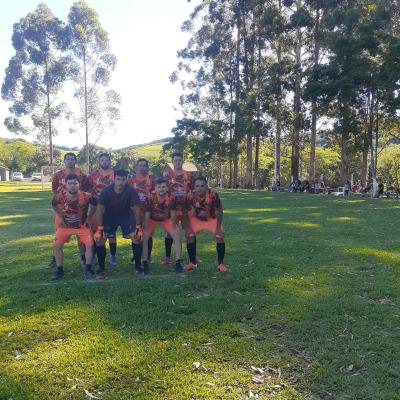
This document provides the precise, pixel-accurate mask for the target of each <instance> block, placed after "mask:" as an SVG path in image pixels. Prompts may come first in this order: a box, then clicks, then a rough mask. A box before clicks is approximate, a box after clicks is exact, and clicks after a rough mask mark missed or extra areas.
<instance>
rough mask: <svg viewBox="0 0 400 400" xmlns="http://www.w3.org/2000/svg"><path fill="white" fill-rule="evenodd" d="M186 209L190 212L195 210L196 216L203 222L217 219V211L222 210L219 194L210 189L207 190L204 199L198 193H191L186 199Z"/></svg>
mask: <svg viewBox="0 0 400 400" xmlns="http://www.w3.org/2000/svg"><path fill="white" fill-rule="evenodd" d="M186 207H187V209H188V210H191V209H192V208H193V210H194V215H195V216H196V217H197V218H199V219H201V220H203V221H206V220H207V219H208V218H216V211H217V210H221V209H222V205H221V200H220V198H219V195H218V193H216V192H213V191H212V190H210V189H207V190H206V193H205V195H204V196H203V197H201V196H200V195H199V194H198V193H196V192H193V193H189V194H188V195H187V198H186Z"/></svg>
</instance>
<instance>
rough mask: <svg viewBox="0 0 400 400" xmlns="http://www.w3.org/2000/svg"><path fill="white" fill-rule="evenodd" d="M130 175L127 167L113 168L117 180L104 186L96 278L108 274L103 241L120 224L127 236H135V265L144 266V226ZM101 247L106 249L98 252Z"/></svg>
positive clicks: (100, 205) (99, 224) (98, 207)
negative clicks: (129, 181)
mask: <svg viewBox="0 0 400 400" xmlns="http://www.w3.org/2000/svg"><path fill="white" fill-rule="evenodd" d="M127 177H128V172H127V171H125V170H122V169H119V170H116V171H114V183H112V184H111V185H110V186H107V187H105V188H104V189H103V190H102V192H101V194H100V197H99V199H98V204H97V210H96V215H97V231H96V233H95V240H96V246H97V258H98V261H99V271H98V273H97V276H96V278H97V279H104V278H105V277H106V272H105V268H104V265H105V263H104V260H105V257H106V254H105V248H104V245H105V242H106V240H107V238H109V239H110V238H112V239H114V238H115V235H116V231H117V229H118V227H121V230H122V235H123V237H124V238H126V239H128V238H130V239H131V240H132V248H133V249H134V258H135V267H136V268H139V269H140V268H141V261H142V260H141V259H142V243H141V241H142V239H143V230H142V226H141V225H140V224H139V223H138V222H139V221H140V214H139V204H140V202H139V196H138V194H137V192H136V190H135V189H133V188H131V187H130V186H129V185H128V178H127ZM135 226H136V227H135ZM99 249H103V251H101V252H99Z"/></svg>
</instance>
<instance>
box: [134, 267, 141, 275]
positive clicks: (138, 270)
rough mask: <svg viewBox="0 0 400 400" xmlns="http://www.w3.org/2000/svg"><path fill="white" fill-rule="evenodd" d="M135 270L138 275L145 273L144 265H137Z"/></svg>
mask: <svg viewBox="0 0 400 400" xmlns="http://www.w3.org/2000/svg"><path fill="white" fill-rule="evenodd" d="M133 270H134V271H135V274H136V275H143V268H142V267H140V266H138V267H136V266H135V268H134V269H133Z"/></svg>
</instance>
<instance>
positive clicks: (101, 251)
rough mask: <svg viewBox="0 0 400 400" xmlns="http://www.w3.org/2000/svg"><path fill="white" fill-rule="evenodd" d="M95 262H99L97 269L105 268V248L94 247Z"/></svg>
mask: <svg viewBox="0 0 400 400" xmlns="http://www.w3.org/2000/svg"><path fill="white" fill-rule="evenodd" d="M96 253H97V261H98V262H99V268H100V269H105V267H106V254H107V250H106V246H105V245H103V246H96Z"/></svg>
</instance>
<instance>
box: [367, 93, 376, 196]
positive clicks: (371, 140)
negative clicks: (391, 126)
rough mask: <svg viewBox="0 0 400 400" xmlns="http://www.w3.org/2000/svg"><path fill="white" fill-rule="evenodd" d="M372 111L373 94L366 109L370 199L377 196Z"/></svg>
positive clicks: (373, 105)
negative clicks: (369, 163)
mask: <svg viewBox="0 0 400 400" xmlns="http://www.w3.org/2000/svg"><path fill="white" fill-rule="evenodd" d="M374 109H375V94H374V93H371V94H370V99H369V107H368V117H369V118H368V140H369V148H370V151H371V175H372V197H376V195H377V190H376V189H377V184H376V169H377V165H376V160H377V156H376V153H377V151H378V148H377V147H376V146H375V145H374V116H375V115H374Z"/></svg>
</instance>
